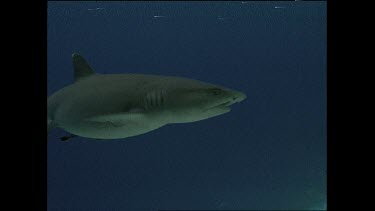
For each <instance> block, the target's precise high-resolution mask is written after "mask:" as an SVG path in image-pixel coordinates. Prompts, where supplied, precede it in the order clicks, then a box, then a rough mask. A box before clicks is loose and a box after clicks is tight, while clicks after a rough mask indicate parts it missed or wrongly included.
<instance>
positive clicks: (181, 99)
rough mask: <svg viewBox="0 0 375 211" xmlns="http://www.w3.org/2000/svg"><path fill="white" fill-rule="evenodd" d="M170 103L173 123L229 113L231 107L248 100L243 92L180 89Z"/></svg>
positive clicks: (211, 87) (175, 92)
mask: <svg viewBox="0 0 375 211" xmlns="http://www.w3.org/2000/svg"><path fill="white" fill-rule="evenodd" d="M170 95H174V96H173V99H174V100H173V101H172V102H169V103H168V105H167V106H168V107H169V109H168V110H169V111H170V115H169V116H170V117H171V121H172V122H173V123H186V122H195V121H199V120H203V119H208V118H211V117H215V116H218V115H221V114H225V113H227V112H229V111H230V110H231V109H230V106H231V105H232V104H234V103H237V102H241V101H243V100H244V99H245V98H246V95H245V94H244V93H242V92H239V91H235V90H231V89H227V88H223V87H219V86H201V87H199V86H198V87H194V88H180V89H177V90H175V91H174V92H172V93H171V94H170Z"/></svg>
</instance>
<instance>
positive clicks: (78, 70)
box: [72, 53, 95, 81]
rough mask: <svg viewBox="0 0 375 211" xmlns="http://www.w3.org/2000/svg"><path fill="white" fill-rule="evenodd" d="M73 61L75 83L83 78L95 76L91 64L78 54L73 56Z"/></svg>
mask: <svg viewBox="0 0 375 211" xmlns="http://www.w3.org/2000/svg"><path fill="white" fill-rule="evenodd" d="M72 60H73V66H74V80H75V81H79V80H80V79H82V78H85V77H87V76H90V75H94V74H95V71H94V70H93V69H92V68H91V66H90V64H89V63H88V62H87V61H86V60H85V59H84V58H83V57H82V56H81V55H79V54H78V53H73V54H72Z"/></svg>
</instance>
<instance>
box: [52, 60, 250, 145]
mask: <svg viewBox="0 0 375 211" xmlns="http://www.w3.org/2000/svg"><path fill="white" fill-rule="evenodd" d="M72 58H73V65H74V74H75V82H74V83H73V84H71V85H68V86H66V87H64V88H62V89H60V90H58V91H57V92H55V93H54V94H53V95H51V96H50V97H48V99H47V108H48V109H47V134H48V131H50V130H51V129H52V128H54V127H60V128H62V129H64V130H65V131H67V132H69V133H71V134H74V135H76V136H81V137H86V138H93V139H122V138H127V137H131V136H136V135H140V134H143V133H147V132H150V131H152V130H155V129H158V128H160V127H162V126H164V125H166V124H172V123H187V122H195V121H199V120H203V119H207V118H211V117H214V116H218V115H221V114H224V113H227V112H229V111H230V107H229V106H230V105H232V104H233V103H236V102H241V101H242V100H244V99H245V98H246V95H245V94H244V93H242V92H239V91H235V90H231V89H228V88H225V87H221V86H218V85H214V84H210V83H205V82H202V81H198V80H193V79H187V78H181V77H172V76H159V75H145V74H97V73H96V72H95V71H94V70H93V69H92V68H91V66H90V65H89V64H88V63H87V61H86V60H85V59H84V58H83V57H82V56H80V55H79V54H77V53H74V54H73V55H72Z"/></svg>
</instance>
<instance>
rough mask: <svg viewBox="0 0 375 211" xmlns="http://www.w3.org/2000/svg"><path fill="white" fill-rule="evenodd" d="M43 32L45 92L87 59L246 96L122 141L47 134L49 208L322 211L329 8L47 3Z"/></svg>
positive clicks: (108, 69)
mask: <svg viewBox="0 0 375 211" xmlns="http://www.w3.org/2000/svg"><path fill="white" fill-rule="evenodd" d="M275 6H281V7H283V8H275ZM95 8H104V9H98V10H89V9H95ZM156 15H159V16H165V17H161V18H155V17H154V16H156ZM47 26H48V95H51V94H52V93H53V92H55V91H57V90H58V89H60V88H62V87H64V86H66V85H69V84H71V83H72V82H73V68H72V63H71V54H72V53H73V52H78V53H80V54H82V55H83V56H84V57H85V58H86V59H87V60H88V61H89V62H90V63H91V65H92V66H93V68H94V69H95V70H96V71H97V72H99V73H130V72H132V73H150V74H160V75H175V76H182V77H188V78H194V79H199V80H202V81H207V82H211V83H216V84H220V85H223V86H226V87H228V88H233V89H237V90H240V91H243V92H245V93H246V94H247V96H248V98H247V99H246V100H245V101H243V102H242V103H240V104H236V105H234V106H233V108H232V111H231V112H230V113H228V114H225V115H222V116H218V117H215V118H211V119H208V120H204V121H200V122H196V123H190V124H175V125H167V126H165V127H162V128H160V129H159V130H156V131H153V132H150V133H146V134H144V135H140V136H136V137H132V138H128V139H125V140H114V141H104V142H102V141H93V140H90V139H85V138H75V139H72V140H71V141H70V142H60V141H59V138H60V137H61V136H64V135H66V134H67V133H66V132H64V131H63V130H61V129H56V130H54V131H52V132H51V133H50V135H49V142H48V183H47V185H48V200H47V202H48V210H50V211H52V210H157V209H322V208H325V205H326V136H327V131H326V104H327V101H326V3H325V2H302V1H297V2H247V3H241V2H107V3H103V2H49V3H48V23H47Z"/></svg>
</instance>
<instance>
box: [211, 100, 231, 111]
mask: <svg viewBox="0 0 375 211" xmlns="http://www.w3.org/2000/svg"><path fill="white" fill-rule="evenodd" d="M235 102H236V101H234V100H228V101H225V102H223V103H219V104H216V105H214V106H211V107H209V108H208V109H207V110H210V109H215V108H226V107H229V106H230V105H232V104H234V103H235Z"/></svg>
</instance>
